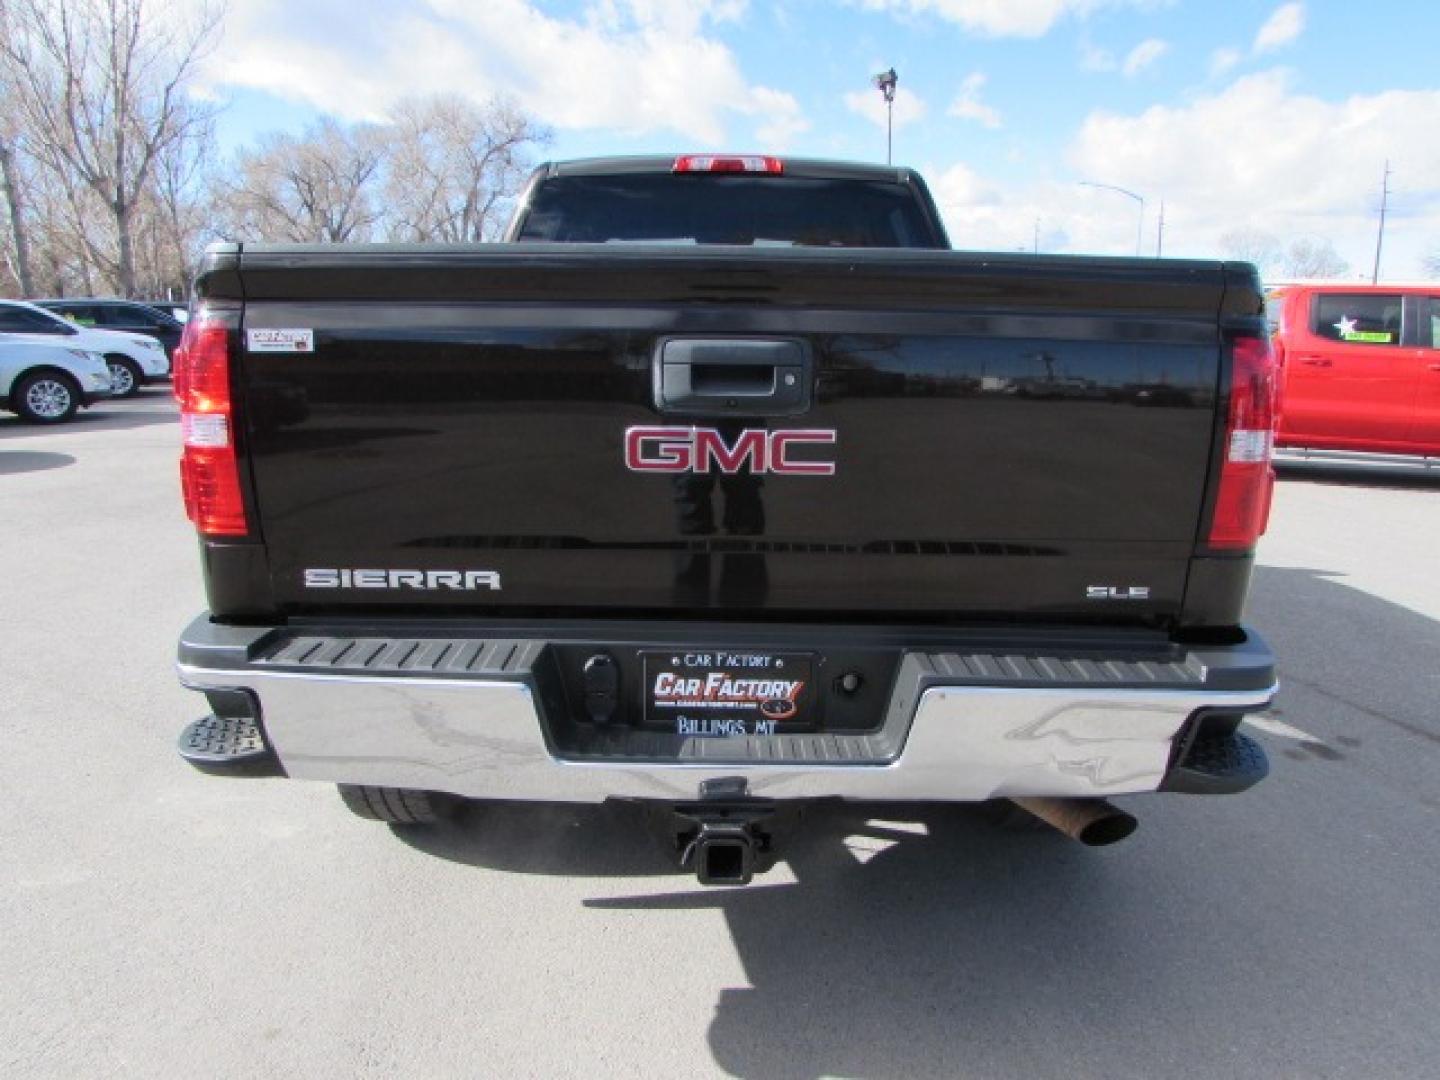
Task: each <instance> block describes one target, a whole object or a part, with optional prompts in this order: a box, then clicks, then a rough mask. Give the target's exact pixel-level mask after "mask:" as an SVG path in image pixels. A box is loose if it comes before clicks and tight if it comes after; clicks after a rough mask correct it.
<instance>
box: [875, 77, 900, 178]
mask: <svg viewBox="0 0 1440 1080" xmlns="http://www.w3.org/2000/svg"><path fill="white" fill-rule="evenodd" d="M899 81H900V76H898V75H896V74H895V69H894V68H893V67H892V68H891V69H890V70H889V71H882V72H880V74H879V75H876V76H874V77H872V78H871V80H870V82H871V83H872V84H873V85H874V87H875V89H876V90H879V91H880V95H881V96H882V97H883V98H884V99H885V164H886V165H889V164H890V157H891V146H892V144H893V141H894V130H895V85H896V84H897V83H898V82H899Z"/></svg>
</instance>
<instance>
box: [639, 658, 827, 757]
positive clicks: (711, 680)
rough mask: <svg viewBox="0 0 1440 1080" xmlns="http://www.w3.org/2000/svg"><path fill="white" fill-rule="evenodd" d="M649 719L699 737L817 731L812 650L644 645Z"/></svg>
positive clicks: (815, 663) (646, 715)
mask: <svg viewBox="0 0 1440 1080" xmlns="http://www.w3.org/2000/svg"><path fill="white" fill-rule="evenodd" d="M640 657H641V661H642V667H643V671H644V687H643V691H642V693H643V695H644V698H643V705H644V726H645V727H646V728H648V729H651V730H658V731H667V732H670V733H671V734H674V735H685V736H692V737H696V738H727V737H728V738H737V737H744V736H752V735H785V734H790V733H793V732H807V731H814V730H815V729H816V727H817V726H818V724H819V715H818V714H819V700H820V695H819V694H818V693H816V686H815V672H816V669H817V668H818V667H819V666H820V664H819V658H818V657H817V656H816V655H815V654H814V653H808V652H798V651H797V652H790V651H785V652H770V651H766V650H756V649H696V648H686V649H669V650H659V649H646V650H642V651H641V653H640Z"/></svg>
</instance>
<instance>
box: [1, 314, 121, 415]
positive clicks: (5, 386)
mask: <svg viewBox="0 0 1440 1080" xmlns="http://www.w3.org/2000/svg"><path fill="white" fill-rule="evenodd" d="M112 393H114V389H113V383H112V382H111V379H110V368H109V365H107V364H106V362H105V357H103V356H101V355H100V354H99V353H96V352H87V351H86V350H84V349H72V348H70V347H69V346H67V345H57V344H54V343H53V342H48V341H46V342H37V341H16V340H14V339H13V338H6V337H5V336H4V335H0V408H4V409H8V410H9V411H10V412H13V413H19V414H20V416H21V417H23V418H24V419H26V420H29V421H30V422H32V423H35V424H58V423H60V422H62V421H64V420H69V419H70V418H71V417H72V416H74V415H75V413H76V412H77V411H79V410H80V409H84V408H89V407H90V406H91V405H93V404H95V402H97V401H101V400H103V399H105V398H108V397H110V395H111V394H112Z"/></svg>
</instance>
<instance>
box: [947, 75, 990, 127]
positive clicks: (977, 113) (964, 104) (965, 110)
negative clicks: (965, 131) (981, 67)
mask: <svg viewBox="0 0 1440 1080" xmlns="http://www.w3.org/2000/svg"><path fill="white" fill-rule="evenodd" d="M984 88H985V75H984V73H983V72H979V71H972V72H971V73H970V74H969V75H966V76H965V78H964V79H963V80H962V81H961V83H960V92H959V93H958V94H956V95H955V100H954V101H952V102H951V103H950V108H948V109H946V110H945V112H946V113H947V114H948V115H950V116H958V117H960V118H961V119H963V120H974V121H975V122H976V123H979V124H983V125H984V126H985V127H987V128H998V127H999V126H1000V113H999V112H997V111H996V110H995V109H994V108H992V107H991V106H989V105H986V104H985V103H984V102H983V101H981V100H980V91H981V90H983V89H984Z"/></svg>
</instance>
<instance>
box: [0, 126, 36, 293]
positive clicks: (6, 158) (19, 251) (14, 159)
mask: <svg viewBox="0 0 1440 1080" xmlns="http://www.w3.org/2000/svg"><path fill="white" fill-rule="evenodd" d="M0 100H3V99H0ZM3 122H4V118H3V117H0V123H3ZM0 194H3V196H4V199H5V223H6V226H7V227H8V229H9V236H7V237H6V239H7V241H8V243H7V244H6V245H5V261H6V264H7V269H9V270H10V273H11V276H12V277H14V279H15V284H16V286H17V287H18V288H19V290H20V295H21V296H34V295H35V276H34V273H33V271H32V266H31V259H30V222H29V215H28V213H27V207H26V205H25V203H26V199H25V178H24V177H23V175H22V172H21V167H20V160H19V158H18V156H17V153H16V148H15V138H14V136H13V135H12V134H11V133H9V132H6V131H0Z"/></svg>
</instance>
